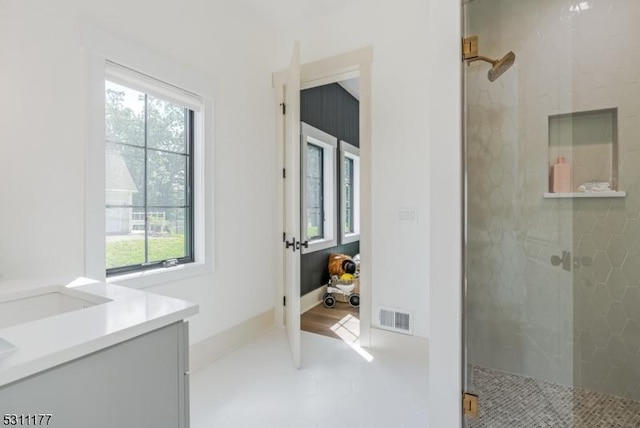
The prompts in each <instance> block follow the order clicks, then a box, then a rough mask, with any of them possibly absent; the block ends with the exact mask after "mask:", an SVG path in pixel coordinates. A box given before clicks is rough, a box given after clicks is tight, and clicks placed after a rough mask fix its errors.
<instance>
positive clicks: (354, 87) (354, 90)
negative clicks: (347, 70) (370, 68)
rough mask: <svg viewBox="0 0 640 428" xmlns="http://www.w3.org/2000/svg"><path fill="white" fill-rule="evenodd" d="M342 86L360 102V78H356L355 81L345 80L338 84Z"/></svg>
mask: <svg viewBox="0 0 640 428" xmlns="http://www.w3.org/2000/svg"><path fill="white" fill-rule="evenodd" d="M338 84H339V85H340V86H342V87H343V88H344V89H345V90H346V91H347V92H349V93H350V94H351V95H353V97H354V98H355V99H356V100H358V101H360V78H359V77H354V78H353V79H348V80H343V81H341V82H338Z"/></svg>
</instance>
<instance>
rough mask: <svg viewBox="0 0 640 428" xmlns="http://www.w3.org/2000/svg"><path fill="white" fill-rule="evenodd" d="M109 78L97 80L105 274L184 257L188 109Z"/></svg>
mask: <svg viewBox="0 0 640 428" xmlns="http://www.w3.org/2000/svg"><path fill="white" fill-rule="evenodd" d="M117 80H118V82H114V81H112V80H110V79H109V77H107V79H106V81H105V134H106V135H105V137H106V140H107V141H106V189H105V198H106V201H105V202H106V243H105V245H106V247H105V249H106V269H107V275H112V274H117V273H124V272H132V271H139V270H144V269H149V268H154V267H161V266H163V264H164V262H165V261H167V260H172V261H173V260H175V262H176V263H188V262H192V261H193V244H192V242H193V239H192V237H193V192H192V187H193V156H192V154H193V144H194V111H193V110H191V109H189V108H186V107H184V106H182V105H180V104H178V103H176V102H173V101H168V100H164V99H162V98H160V97H156V96H153V95H150V94H149V93H147V92H146V91H141V90H139V89H138V88H135V89H134V88H132V87H129V86H127V85H126V83H123V82H122V79H117ZM132 86H135V85H132Z"/></svg>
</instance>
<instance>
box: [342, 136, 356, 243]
mask: <svg viewBox="0 0 640 428" xmlns="http://www.w3.org/2000/svg"><path fill="white" fill-rule="evenodd" d="M346 159H351V160H352V161H353V183H352V194H353V206H352V208H351V210H352V212H353V232H347V231H346V230H345V223H346V216H347V205H346V202H345V191H344V188H345V171H344V169H345V168H344V164H345V160H346ZM359 240H360V149H359V148H357V147H355V146H354V145H352V144H349V143H347V142H346V141H344V140H340V244H343V245H344V244H349V243H352V242H356V241H359Z"/></svg>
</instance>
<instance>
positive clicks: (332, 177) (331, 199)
mask: <svg viewBox="0 0 640 428" xmlns="http://www.w3.org/2000/svg"><path fill="white" fill-rule="evenodd" d="M301 130H302V139H301V152H302V163H301V165H302V171H301V177H302V183H301V184H302V185H301V193H302V194H301V195H300V199H301V202H302V220H303V224H302V241H303V242H304V241H309V245H308V248H305V247H303V252H304V253H307V252H311V251H316V250H320V249H324V248H330V247H334V246H335V245H336V243H337V227H336V226H337V216H336V211H337V210H336V191H335V189H336V178H337V173H336V148H337V139H336V138H335V137H333V136H331V135H329V134H327V133H325V132H323V131H320V130H319V129H317V128H314V127H312V126H310V125H308V124H306V123H304V122H303V123H302V126H301Z"/></svg>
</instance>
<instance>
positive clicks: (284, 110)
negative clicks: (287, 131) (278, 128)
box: [280, 103, 287, 114]
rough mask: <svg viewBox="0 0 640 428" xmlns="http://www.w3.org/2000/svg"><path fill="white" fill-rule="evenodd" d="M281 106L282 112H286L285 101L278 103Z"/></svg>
mask: <svg viewBox="0 0 640 428" xmlns="http://www.w3.org/2000/svg"><path fill="white" fill-rule="evenodd" d="M280 105H281V106H282V114H287V105H286V104H285V103H280Z"/></svg>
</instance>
